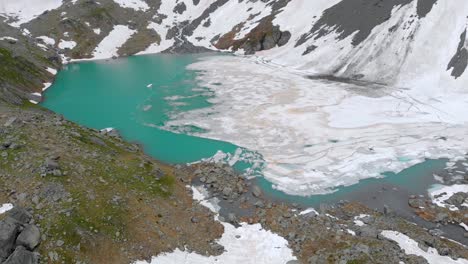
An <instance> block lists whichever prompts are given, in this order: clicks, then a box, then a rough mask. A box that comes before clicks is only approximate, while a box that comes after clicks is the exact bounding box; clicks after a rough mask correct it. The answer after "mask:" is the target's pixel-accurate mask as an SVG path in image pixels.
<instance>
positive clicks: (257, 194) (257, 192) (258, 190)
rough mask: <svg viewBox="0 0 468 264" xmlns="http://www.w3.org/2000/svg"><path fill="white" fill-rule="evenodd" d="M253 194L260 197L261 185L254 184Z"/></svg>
mask: <svg viewBox="0 0 468 264" xmlns="http://www.w3.org/2000/svg"><path fill="white" fill-rule="evenodd" d="M252 195H253V196H255V197H260V196H261V195H262V190H260V187H258V186H254V187H253V188H252Z"/></svg>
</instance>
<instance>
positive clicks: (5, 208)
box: [0, 203, 13, 214]
mask: <svg viewBox="0 0 468 264" xmlns="http://www.w3.org/2000/svg"><path fill="white" fill-rule="evenodd" d="M11 209H13V205H12V204H11V203H5V204H2V205H1V206H0V214H4V213H6V212H8V211H10V210H11Z"/></svg>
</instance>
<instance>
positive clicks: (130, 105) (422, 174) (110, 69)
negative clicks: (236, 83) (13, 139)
mask: <svg viewBox="0 0 468 264" xmlns="http://www.w3.org/2000/svg"><path fill="white" fill-rule="evenodd" d="M203 56H209V55H147V56H132V57H129V58H122V59H117V60H109V61H88V62H80V63H73V64H69V65H66V66H65V67H64V69H62V70H61V71H60V72H59V73H58V75H57V77H56V80H55V83H54V84H53V85H52V86H51V87H50V88H49V89H48V90H47V91H46V93H45V95H44V96H45V100H44V102H43V103H42V106H44V107H46V108H48V109H50V110H52V111H54V112H56V113H59V114H62V115H64V116H65V117H66V118H67V119H69V120H72V121H75V122H77V123H79V124H81V125H84V126H87V127H91V128H95V129H103V128H108V127H112V128H116V129H118V131H119V132H120V134H121V135H122V136H123V137H124V138H125V139H126V140H128V141H133V142H138V143H140V144H142V145H143V146H144V148H145V151H146V152H147V153H148V154H149V155H151V156H153V157H154V158H155V159H158V160H160V161H163V162H166V163H171V164H182V163H190V162H195V161H199V160H201V159H205V158H210V157H212V156H213V155H214V154H216V153H217V152H218V151H219V150H221V151H223V152H225V153H230V154H232V155H234V153H235V151H236V149H238V147H237V146H235V145H233V144H231V143H228V142H222V141H216V140H210V139H206V138H200V137H195V136H190V135H187V134H183V133H181V134H178V133H173V132H169V131H166V130H163V129H162V128H161V127H162V126H163V125H164V124H165V122H166V121H168V120H169V118H170V116H171V115H172V114H173V113H180V112H183V111H187V110H190V109H196V108H203V107H209V106H210V103H209V102H208V101H207V99H208V98H210V96H212V93H211V92H210V90H208V89H207V88H204V87H200V85H199V83H197V80H196V76H197V75H198V74H203V73H202V72H196V71H191V70H187V69H186V67H187V66H188V65H189V64H191V63H193V62H195V61H196V60H197V59H199V58H201V57H203ZM219 85H222V84H219ZM193 88H197V89H195V90H194V89H193ZM197 129H198V128H196V127H186V128H182V130H184V131H193V130H197ZM244 151H247V150H244ZM402 162H404V161H402ZM445 163H446V161H444V160H427V161H425V162H423V163H421V164H419V165H416V166H413V167H411V168H409V169H407V170H404V171H402V172H400V173H398V174H394V173H387V174H385V176H386V177H384V179H368V180H364V181H361V182H360V183H359V184H356V185H353V186H349V187H343V188H339V189H338V191H336V192H335V193H333V194H328V195H316V196H311V197H295V196H290V195H286V194H284V193H282V192H280V191H277V190H275V189H274V188H273V187H272V184H271V183H270V182H268V181H267V180H266V179H264V178H262V177H258V178H257V180H256V181H257V183H258V184H259V185H260V186H261V187H262V188H263V190H264V191H265V193H267V194H268V195H270V196H272V197H274V198H276V199H280V200H285V201H290V202H297V203H300V204H304V205H316V204H318V203H321V202H328V201H335V200H338V199H346V197H347V196H349V195H350V194H353V193H365V192H366V190H367V189H368V188H373V185H375V184H377V183H380V182H382V181H386V182H387V183H389V184H391V185H392V186H400V187H402V188H405V189H407V191H408V192H410V193H411V192H414V193H421V192H424V191H425V189H427V187H428V186H429V185H430V184H432V181H431V180H430V179H428V175H432V173H435V172H438V171H440V170H442V169H443V168H444V167H445ZM249 166H250V164H249V163H246V162H239V163H237V164H236V166H235V167H236V168H237V169H239V170H244V169H246V168H248V167H249ZM430 178H432V176H431V177H430Z"/></svg>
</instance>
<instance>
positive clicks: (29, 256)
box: [3, 246, 39, 264]
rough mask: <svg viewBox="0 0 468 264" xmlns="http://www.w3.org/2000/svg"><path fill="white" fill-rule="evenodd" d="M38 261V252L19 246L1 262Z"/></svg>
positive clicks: (20, 263)
mask: <svg viewBox="0 0 468 264" xmlns="http://www.w3.org/2000/svg"><path fill="white" fill-rule="evenodd" d="M37 263H39V254H38V253H34V252H31V251H28V250H26V249H25V248H24V247H22V246H19V247H17V248H16V249H15V251H14V252H13V254H11V256H10V257H9V258H8V259H7V260H6V261H5V262H3V264H37Z"/></svg>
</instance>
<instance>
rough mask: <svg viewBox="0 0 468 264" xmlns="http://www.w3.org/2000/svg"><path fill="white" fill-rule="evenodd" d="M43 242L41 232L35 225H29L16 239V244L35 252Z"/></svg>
mask: <svg viewBox="0 0 468 264" xmlns="http://www.w3.org/2000/svg"><path fill="white" fill-rule="evenodd" d="M40 241H41V232H40V231H39V228H37V226H35V225H27V226H26V227H25V228H24V230H23V231H22V232H21V233H20V234H19V236H18V238H17V239H16V244H17V245H21V246H24V247H26V248H27V249H29V250H33V249H34V248H36V247H37V245H39V242H40Z"/></svg>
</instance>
